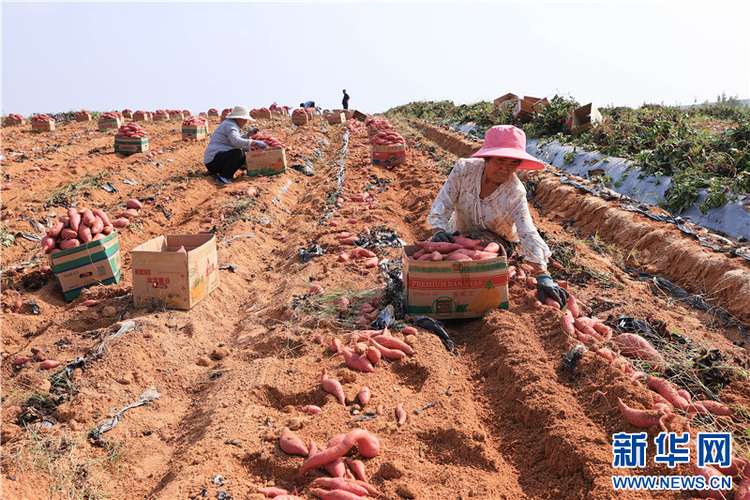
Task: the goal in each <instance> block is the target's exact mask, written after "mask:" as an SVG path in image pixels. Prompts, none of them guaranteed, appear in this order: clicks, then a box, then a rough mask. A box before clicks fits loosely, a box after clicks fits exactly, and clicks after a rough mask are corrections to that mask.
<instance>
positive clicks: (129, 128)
mask: <svg viewBox="0 0 750 500" xmlns="http://www.w3.org/2000/svg"><path fill="white" fill-rule="evenodd" d="M115 136H116V137H148V132H146V131H145V130H143V129H142V128H141V126H140V125H138V124H137V123H131V124H129V125H123V126H121V127H120V128H119V129H118V130H117V133H116V134H115Z"/></svg>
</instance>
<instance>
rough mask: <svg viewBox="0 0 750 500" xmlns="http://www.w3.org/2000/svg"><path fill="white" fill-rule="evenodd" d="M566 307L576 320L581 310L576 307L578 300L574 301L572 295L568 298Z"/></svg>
mask: <svg viewBox="0 0 750 500" xmlns="http://www.w3.org/2000/svg"><path fill="white" fill-rule="evenodd" d="M566 306H567V308H568V310H569V311H570V312H571V314H572V315H573V317H574V318H577V317H579V316H580V315H581V308H580V307H578V300H576V298H575V297H573V296H572V295H571V296H570V297H568V302H567V304H566Z"/></svg>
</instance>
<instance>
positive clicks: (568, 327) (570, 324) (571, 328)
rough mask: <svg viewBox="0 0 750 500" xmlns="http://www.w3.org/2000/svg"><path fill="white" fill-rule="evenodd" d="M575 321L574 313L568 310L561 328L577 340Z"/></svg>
mask: <svg viewBox="0 0 750 500" xmlns="http://www.w3.org/2000/svg"><path fill="white" fill-rule="evenodd" d="M574 321H575V319H574V318H573V313H572V312H571V311H570V309H568V310H567V311H565V312H564V313H563V315H562V318H560V326H562V329H563V331H564V332H565V333H567V334H568V335H569V336H571V337H574V338H577V335H576V327H575V323H574Z"/></svg>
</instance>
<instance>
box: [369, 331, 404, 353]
mask: <svg viewBox="0 0 750 500" xmlns="http://www.w3.org/2000/svg"><path fill="white" fill-rule="evenodd" d="M371 339H372V340H374V341H375V342H377V343H379V344H380V345H382V346H385V347H388V348H390V349H398V350H399V351H404V352H405V353H406V354H408V355H409V356H414V349H412V347H411V346H410V345H409V344H407V343H406V342H404V341H403V340H401V339H397V338H396V337H393V336H391V335H375V336H373V337H371Z"/></svg>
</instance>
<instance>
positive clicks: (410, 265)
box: [402, 245, 510, 319]
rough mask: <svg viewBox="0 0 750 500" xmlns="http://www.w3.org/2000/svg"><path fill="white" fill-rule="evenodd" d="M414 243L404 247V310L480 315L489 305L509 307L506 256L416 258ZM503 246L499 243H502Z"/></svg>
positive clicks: (452, 316) (443, 316) (452, 315)
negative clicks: (446, 258) (436, 260)
mask: <svg viewBox="0 0 750 500" xmlns="http://www.w3.org/2000/svg"><path fill="white" fill-rule="evenodd" d="M420 248H421V247H419V246H417V245H407V246H405V247H403V257H402V278H403V281H404V286H405V289H406V290H405V291H406V312H407V313H408V314H419V315H423V316H429V317H431V318H435V319H460V318H479V317H481V316H483V315H484V314H485V313H486V312H487V311H488V310H490V309H508V308H509V307H510V303H509V296H508V259H507V258H506V256H505V253H504V252H503V253H502V254H501V255H500V256H499V257H497V258H494V259H485V260H467V261H453V262H451V261H438V262H432V261H416V260H410V259H409V256H411V255H413V254H414V253H415V252H417V251H418V250H420ZM501 248H502V247H501Z"/></svg>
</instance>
